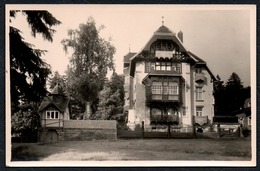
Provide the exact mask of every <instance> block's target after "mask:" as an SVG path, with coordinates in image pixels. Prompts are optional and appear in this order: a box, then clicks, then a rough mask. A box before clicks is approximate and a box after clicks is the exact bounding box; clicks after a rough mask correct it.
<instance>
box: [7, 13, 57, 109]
mask: <svg viewBox="0 0 260 171" xmlns="http://www.w3.org/2000/svg"><path fill="white" fill-rule="evenodd" d="M17 13H22V14H23V15H24V16H25V17H26V20H27V22H28V25H29V27H30V29H31V33H32V36H33V37H36V35H37V34H41V35H42V37H43V38H44V40H47V41H50V42H52V40H53V39H52V38H53V34H54V33H55V30H53V29H52V28H51V27H52V26H55V25H58V24H60V23H61V22H60V21H59V20H57V19H56V18H55V17H54V16H52V14H50V13H49V12H48V11H26V10H25V11H14V10H13V11H10V22H12V20H13V19H14V18H15V16H16V14H17ZM9 40H10V41H9V42H10V49H9V51H10V75H11V102H12V104H14V105H15V106H17V105H18V102H19V100H21V99H25V100H29V101H34V102H37V101H39V100H40V97H41V96H44V95H45V94H46V80H47V77H48V75H49V74H50V73H51V70H50V66H49V65H48V64H47V63H46V62H45V61H44V60H43V59H42V58H41V57H42V55H44V54H45V53H46V52H47V51H46V50H40V49H36V48H35V47H34V45H33V44H30V43H28V42H26V41H25V40H24V38H23V37H22V33H21V31H20V30H19V29H18V28H14V27H12V26H10V32H9Z"/></svg>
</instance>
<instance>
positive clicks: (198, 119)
mask: <svg viewBox="0 0 260 171" xmlns="http://www.w3.org/2000/svg"><path fill="white" fill-rule="evenodd" d="M195 123H197V124H199V125H203V124H207V123H208V116H195Z"/></svg>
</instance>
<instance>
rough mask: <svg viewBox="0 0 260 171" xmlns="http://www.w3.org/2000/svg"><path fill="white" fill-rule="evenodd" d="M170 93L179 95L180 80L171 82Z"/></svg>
mask: <svg viewBox="0 0 260 171" xmlns="http://www.w3.org/2000/svg"><path fill="white" fill-rule="evenodd" d="M169 94H170V95H178V94H179V91H178V82H170V83H169Z"/></svg>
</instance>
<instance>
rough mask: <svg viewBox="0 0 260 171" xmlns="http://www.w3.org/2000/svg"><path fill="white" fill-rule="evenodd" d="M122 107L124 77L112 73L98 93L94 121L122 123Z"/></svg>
mask: <svg viewBox="0 0 260 171" xmlns="http://www.w3.org/2000/svg"><path fill="white" fill-rule="evenodd" d="M123 106H124V77H123V76H122V75H118V74H116V73H114V74H113V75H112V77H111V80H110V81H109V82H108V83H106V84H105V86H104V88H103V90H102V91H100V93H99V103H98V109H97V115H96V119H105V120H111V119H113V120H118V121H121V120H123V121H124V119H122V118H124V116H123Z"/></svg>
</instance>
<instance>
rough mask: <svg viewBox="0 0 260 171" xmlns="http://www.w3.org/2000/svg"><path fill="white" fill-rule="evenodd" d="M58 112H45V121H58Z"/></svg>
mask: <svg viewBox="0 0 260 171" xmlns="http://www.w3.org/2000/svg"><path fill="white" fill-rule="evenodd" d="M59 115H60V112H59V111H58V110H47V111H46V119H59Z"/></svg>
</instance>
